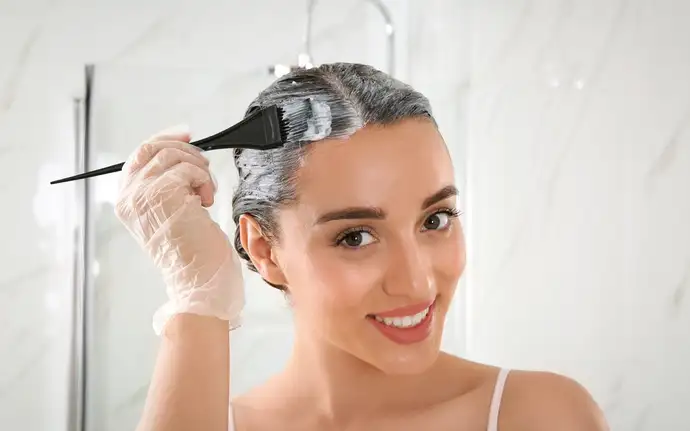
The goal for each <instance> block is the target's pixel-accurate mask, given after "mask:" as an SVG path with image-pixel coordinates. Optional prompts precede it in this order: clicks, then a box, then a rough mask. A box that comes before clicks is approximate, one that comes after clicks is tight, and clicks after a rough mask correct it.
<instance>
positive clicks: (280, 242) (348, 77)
mask: <svg viewBox="0 0 690 431" xmlns="http://www.w3.org/2000/svg"><path fill="white" fill-rule="evenodd" d="M306 98H309V99H312V100H317V101H320V102H321V103H325V104H327V106H328V107H329V109H330V111H331V115H332V122H331V130H330V133H329V134H328V136H327V137H326V138H325V139H323V140H320V141H318V142H314V143H311V142H307V141H299V142H288V143H287V144H286V145H285V146H284V147H282V148H279V149H275V150H270V151H264V152H261V151H255V150H237V151H236V152H235V164H236V167H237V169H238V173H239V181H240V183H239V186H238V188H237V190H236V193H235V196H234V198H233V211H234V219H235V222H236V223H237V226H238V227H237V232H236V235H235V241H234V246H235V249H236V251H237V254H238V255H239V256H240V257H241V258H242V259H244V260H245V261H246V262H247V264H248V265H249V267H250V268H251V269H252V270H254V271H257V272H258V273H259V274H260V275H261V276H262V277H263V279H264V280H265V281H266V282H267V283H268V284H270V285H271V286H273V287H274V288H277V289H281V290H283V291H285V292H286V294H287V296H288V298H289V300H290V303H291V306H292V309H293V313H294V322H295V334H296V336H295V345H294V349H293V352H292V355H291V357H290V359H289V361H288V362H287V364H286V366H285V369H284V371H283V372H281V373H280V374H278V375H276V376H274V377H273V378H271V379H270V380H269V381H267V382H266V383H264V384H263V385H261V386H260V387H257V388H256V389H254V390H252V391H250V392H249V393H247V394H245V395H242V396H240V397H238V398H236V399H234V400H232V403H231V408H230V413H228V405H229V395H228V392H229V379H230V376H229V360H230V359H229V353H228V352H229V341H228V333H227V331H228V325H229V324H230V325H233V324H234V323H233V321H234V320H235V319H236V318H237V316H238V315H239V312H240V310H241V308H242V305H243V294H242V280H241V276H240V275H239V274H240V268H239V267H238V266H237V263H236V261H235V260H234V253H233V250H232V249H231V245H230V242H229V241H228V240H227V238H226V237H225V235H223V233H222V231H221V230H220V229H219V227H218V226H217V225H216V224H215V223H214V222H213V221H212V220H211V219H210V217H209V216H208V213H207V212H206V210H205V209H204V208H203V207H208V206H210V205H212V203H213V193H214V185H213V182H212V180H211V177H210V174H209V170H208V161H207V160H206V159H205V158H204V157H203V156H202V155H201V153H200V152H199V151H198V150H196V149H195V148H193V147H192V146H191V145H188V144H187V143H188V142H189V139H190V138H189V134H188V133H186V132H181V133H173V132H167V133H163V134H161V135H158V136H156V137H154V138H152V139H150V140H149V141H147V142H146V143H145V144H144V145H142V146H141V147H140V148H139V149H138V150H137V151H136V152H135V153H134V154H133V156H132V157H131V158H130V160H129V161H128V162H127V165H126V167H125V176H124V177H125V182H124V186H123V189H122V192H121V196H120V198H119V200H118V204H117V214H118V217H119V218H120V219H121V220H122V221H123V223H124V224H125V225H126V226H127V227H128V228H129V229H130V231H131V232H132V233H133V234H134V236H135V237H136V238H137V239H138V240H139V242H140V243H141V245H142V246H143V247H144V248H145V249H146V250H148V251H149V253H150V255H151V256H152V258H153V259H154V261H155V262H156V264H157V266H158V267H159V268H160V270H161V272H162V274H163V277H164V279H165V282H166V286H167V290H168V297H169V299H170V301H169V302H168V303H167V304H166V305H165V306H164V307H163V308H162V309H161V310H160V311H159V312H158V313H157V316H156V325H157V328H158V329H159V330H162V333H163V338H162V345H161V349H160V353H159V357H158V360H157V363H156V368H155V372H154V376H153V379H152V382H151V387H150V391H149V395H148V399H147V404H146V408H145V411H144V414H143V417H142V420H141V423H140V429H142V430H166V431H168V430H170V431H173V430H174V431H177V430H218V431H220V430H227V429H231V430H233V429H234V430H238V431H264V430H267V431H269V430H270V431H275V430H300V431H303V430H369V429H371V430H396V431H397V430H418V429H420V428H422V427H426V428H428V429H434V430H490V431H496V430H500V431H522V430H530V431H539V430H549V431H551V430H559V431H569V430H572V431H575V430H577V431H599V430H604V429H606V425H605V423H604V420H603V418H602V415H601V413H600V411H599V409H598V408H597V406H596V405H595V403H594V402H593V401H592V399H591V397H590V396H589V394H588V393H587V392H586V391H585V390H584V389H583V388H582V387H581V386H579V385H578V384H577V383H575V382H573V381H572V380H569V379H567V378H565V377H561V376H558V375H555V374H550V373H542V372H527V371H511V372H510V373H509V374H508V371H507V370H499V369H496V368H494V367H491V366H487V365H482V364H478V363H473V362H470V361H467V360H464V359H462V358H458V357H454V356H451V355H448V354H446V353H443V352H440V342H441V335H442V332H443V323H444V318H445V315H446V313H447V311H448V307H449V304H450V302H451V299H452V298H453V294H454V292H455V288H456V285H457V282H458V279H459V278H460V276H461V275H462V272H463V270H464V267H465V248H464V240H463V233H462V228H461V226H460V221H459V219H458V218H457V216H458V209H457V203H456V194H457V189H456V188H455V186H454V172H453V165H452V163H451V160H450V157H449V154H448V151H447V148H446V145H445V143H444V141H443V138H442V137H441V135H440V134H439V132H438V130H437V127H436V124H435V122H434V120H433V117H432V116H431V108H430V107H429V104H428V101H427V99H426V98H425V97H424V96H422V95H421V94H419V93H418V92H416V91H414V90H413V89H412V88H410V87H409V86H407V85H404V84H402V83H400V82H399V81H396V80H394V79H393V78H391V77H389V76H387V75H385V74H384V73H381V72H379V71H376V70H375V69H373V68H371V67H368V66H363V65H356V64H332V65H324V66H321V67H318V68H314V69H308V70H300V71H297V72H293V73H292V74H290V75H286V76H284V77H282V78H280V79H279V80H278V81H276V82H275V83H274V84H273V85H271V86H270V87H269V88H268V89H266V90H265V91H264V92H262V93H261V94H260V95H259V97H258V98H257V99H256V100H255V101H254V102H253V103H252V104H251V106H250V111H251V110H252V109H256V108H261V107H265V106H270V105H282V104H284V103H286V102H289V101H292V100H303V99H306ZM229 322H230V323H229ZM499 408H500V411H499ZM499 412H500V414H499Z"/></svg>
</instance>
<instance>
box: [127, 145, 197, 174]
mask: <svg viewBox="0 0 690 431" xmlns="http://www.w3.org/2000/svg"><path fill="white" fill-rule="evenodd" d="M164 148H176V149H178V150H182V151H184V152H186V153H188V154H190V155H192V156H195V157H198V158H200V159H206V157H205V156H203V155H202V154H201V150H200V149H199V148H197V147H195V146H194V145H190V144H188V143H186V142H181V141H147V142H144V143H143V144H141V145H140V146H139V148H137V149H136V150H135V151H134V152H133V153H132V155H131V156H130V157H129V159H128V160H127V162H125V165H124V166H123V167H122V171H123V173H124V174H125V176H127V177H129V176H132V175H133V174H135V173H137V172H138V171H139V170H140V169H141V168H143V167H144V166H145V165H146V164H148V163H149V162H150V161H151V159H153V158H154V157H155V156H156V154H158V152H159V151H161V150H163V149H164Z"/></svg>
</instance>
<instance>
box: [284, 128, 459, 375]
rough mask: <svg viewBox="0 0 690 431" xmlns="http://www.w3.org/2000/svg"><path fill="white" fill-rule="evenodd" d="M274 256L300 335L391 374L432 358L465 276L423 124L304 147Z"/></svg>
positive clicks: (445, 189)
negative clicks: (295, 199)
mask: <svg viewBox="0 0 690 431" xmlns="http://www.w3.org/2000/svg"><path fill="white" fill-rule="evenodd" d="M297 193H298V203H297V204H295V205H292V206H290V207H288V208H285V209H282V210H281V211H280V216H279V223H280V242H279V244H277V245H276V246H275V248H274V250H273V252H274V253H275V254H274V255H275V257H276V260H277V263H278V266H279V267H280V270H281V272H282V275H283V277H284V279H285V280H286V282H287V283H286V285H287V288H288V290H289V292H290V295H291V300H292V303H293V307H294V313H295V320H296V324H297V328H298V331H302V332H301V333H300V335H305V334H304V333H303V331H310V334H308V336H309V337H316V338H317V341H318V342H324V343H329V344H330V345H331V346H330V347H335V348H337V349H340V350H342V351H345V352H346V353H349V354H351V355H353V356H355V357H357V358H359V359H361V360H362V361H365V362H367V363H369V364H371V365H373V366H375V367H377V368H379V369H381V370H382V371H384V372H387V373H391V374H400V373H416V372H420V371H422V370H424V369H426V368H427V367H429V366H430V365H431V364H432V363H433V361H434V360H435V359H436V357H437V355H438V352H439V349H440V342H441V335H442V332H443V323H444V319H445V315H446V313H447V311H448V307H449V304H450V302H451V299H452V297H453V293H454V292H455V287H456V285H457V282H458V279H459V278H460V276H461V274H462V272H463V269H464V267H465V246H464V239H463V234H462V228H461V225H460V221H459V220H458V218H457V215H458V212H457V211H458V210H457V207H456V194H457V190H456V188H455V186H454V173H453V166H452V163H451V160H450V157H449V154H448V151H447V149H446V146H445V143H444V141H443V139H442V137H441V136H440V134H439V133H438V131H437V130H436V127H435V126H434V125H433V124H432V123H431V122H430V121H428V120H421V119H420V120H405V121H402V122H399V123H397V124H394V125H389V126H368V127H366V128H364V129H362V130H360V131H359V132H357V133H356V134H354V135H353V136H352V137H350V138H349V139H347V140H338V139H333V140H327V141H324V142H319V143H317V144H314V145H312V146H311V147H310V149H309V152H308V154H307V155H306V157H305V160H304V163H303V166H302V168H301V169H300V171H299V173H298V178H297Z"/></svg>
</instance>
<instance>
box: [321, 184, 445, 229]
mask: <svg viewBox="0 0 690 431" xmlns="http://www.w3.org/2000/svg"><path fill="white" fill-rule="evenodd" d="M457 195H458V189H457V187H455V186H452V185H449V186H445V187H443V188H442V189H441V190H439V191H437V192H436V193H434V194H432V195H431V196H429V197H427V198H426V199H424V201H423V202H422V206H421V209H422V210H425V209H427V208H429V207H430V206H432V205H434V204H435V203H438V202H441V201H442V200H445V199H448V198H450V197H453V196H457ZM384 218H386V212H385V211H384V210H383V209H381V208H378V207H349V208H343V209H339V210H335V211H329V212H327V213H325V214H322V215H321V216H319V218H318V219H317V220H316V223H314V224H323V223H328V222H330V221H335V220H353V219H354V220H356V219H360V220H361V219H373V220H381V219H384Z"/></svg>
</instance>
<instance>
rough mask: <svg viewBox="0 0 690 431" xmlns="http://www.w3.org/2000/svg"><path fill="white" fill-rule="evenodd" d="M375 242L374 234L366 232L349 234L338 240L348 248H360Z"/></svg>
mask: <svg viewBox="0 0 690 431" xmlns="http://www.w3.org/2000/svg"><path fill="white" fill-rule="evenodd" d="M374 241H375V238H374V236H373V235H372V234H370V233H369V232H367V231H364V230H357V231H353V232H348V233H346V234H344V235H342V237H341V238H340V239H339V240H338V244H339V245H342V246H344V247H347V248H360V247H364V246H366V245H369V244H371V243H372V242H374Z"/></svg>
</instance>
